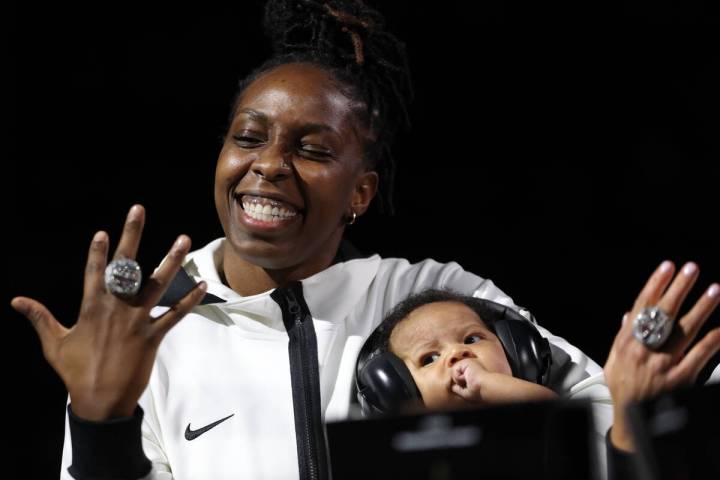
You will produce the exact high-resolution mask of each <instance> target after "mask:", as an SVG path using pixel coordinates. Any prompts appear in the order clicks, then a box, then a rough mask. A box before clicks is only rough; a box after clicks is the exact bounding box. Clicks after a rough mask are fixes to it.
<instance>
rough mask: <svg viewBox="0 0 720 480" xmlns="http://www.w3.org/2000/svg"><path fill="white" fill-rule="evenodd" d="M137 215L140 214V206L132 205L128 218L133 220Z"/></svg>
mask: <svg viewBox="0 0 720 480" xmlns="http://www.w3.org/2000/svg"><path fill="white" fill-rule="evenodd" d="M139 213H140V205H133V206H132V207H130V211H129V212H128V218H129V219H134V218H135V217H137V216H138V214H139Z"/></svg>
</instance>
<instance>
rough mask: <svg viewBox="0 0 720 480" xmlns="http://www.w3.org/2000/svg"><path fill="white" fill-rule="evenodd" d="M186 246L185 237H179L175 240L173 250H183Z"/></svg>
mask: <svg viewBox="0 0 720 480" xmlns="http://www.w3.org/2000/svg"><path fill="white" fill-rule="evenodd" d="M186 244H187V240H186V238H185V237H180V238H178V239H177V240H175V245H173V248H174V249H175V250H182V249H183V248H185V245H186Z"/></svg>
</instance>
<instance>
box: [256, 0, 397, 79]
mask: <svg viewBox="0 0 720 480" xmlns="http://www.w3.org/2000/svg"><path fill="white" fill-rule="evenodd" d="M263 26H264V29H265V32H266V34H267V35H268V36H269V37H270V39H271V41H272V45H273V51H274V53H275V55H287V54H303V53H312V54H313V55H314V56H317V57H320V58H323V59H325V61H329V62H331V63H333V64H336V65H340V64H342V63H346V64H347V63H353V62H352V61H353V60H354V63H355V64H357V65H362V64H363V63H365V58H366V56H367V55H366V51H365V50H366V48H365V46H364V43H365V42H366V41H367V40H368V38H369V37H370V36H372V33H373V32H375V31H377V30H382V29H383V27H384V21H383V17H382V15H380V13H379V12H377V11H376V10H374V9H372V8H370V7H368V6H366V5H365V4H364V3H363V2H362V1H361V0H354V1H346V0H328V1H317V0H269V1H268V2H267V4H266V6H265V18H264V24H263Z"/></svg>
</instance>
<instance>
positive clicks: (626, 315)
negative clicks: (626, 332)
mask: <svg viewBox="0 0 720 480" xmlns="http://www.w3.org/2000/svg"><path fill="white" fill-rule="evenodd" d="M627 317H628V314H627V313H626V314H625V315H623V319H622V324H623V325H625V322H626V321H627Z"/></svg>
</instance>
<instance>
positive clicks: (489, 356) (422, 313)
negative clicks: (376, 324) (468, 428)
mask: <svg viewBox="0 0 720 480" xmlns="http://www.w3.org/2000/svg"><path fill="white" fill-rule="evenodd" d="M389 347H390V351H391V352H393V353H394V354H395V355H397V356H398V357H400V358H401V359H402V360H403V361H404V362H405V365H407V367H408V369H410V373H411V374H412V376H413V378H414V379H415V383H416V384H417V386H418V388H419V389H420V393H421V394H422V397H423V401H424V403H425V406H426V407H428V408H452V407H455V406H458V407H459V406H464V405H467V402H466V401H465V400H463V399H462V398H461V397H460V396H458V395H457V394H455V393H453V391H452V390H451V388H450V387H451V386H452V384H453V379H452V370H453V368H461V367H462V364H463V362H478V363H480V365H481V366H482V368H483V369H485V370H487V371H488V372H492V373H501V374H506V375H509V376H512V370H511V369H510V364H509V363H508V361H507V358H506V357H505V351H504V350H503V347H502V344H501V343H500V340H499V339H498V338H497V337H496V336H495V334H494V333H492V331H490V329H489V328H488V327H487V326H486V325H485V323H483V321H482V320H481V319H480V317H478V315H477V313H475V312H474V311H473V310H472V309H471V308H470V307H468V306H466V305H464V304H462V303H457V302H436V303H429V304H427V305H423V306H422V307H420V308H418V309H416V310H414V311H413V312H412V313H410V315H408V316H407V317H406V318H404V319H403V320H401V321H400V322H399V323H398V324H397V325H396V326H395V328H394V329H393V331H392V333H391V334H390V345H389Z"/></svg>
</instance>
